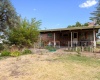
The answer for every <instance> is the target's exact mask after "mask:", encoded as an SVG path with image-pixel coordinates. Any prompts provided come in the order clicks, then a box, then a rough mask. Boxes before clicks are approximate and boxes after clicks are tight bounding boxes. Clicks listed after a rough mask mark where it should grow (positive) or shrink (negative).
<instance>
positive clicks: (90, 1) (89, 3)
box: [79, 0, 97, 8]
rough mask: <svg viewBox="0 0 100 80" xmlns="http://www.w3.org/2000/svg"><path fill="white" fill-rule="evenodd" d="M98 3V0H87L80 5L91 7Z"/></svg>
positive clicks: (81, 6)
mask: <svg viewBox="0 0 100 80" xmlns="http://www.w3.org/2000/svg"><path fill="white" fill-rule="evenodd" d="M96 4H97V1H96V0H87V1H86V2H84V3H82V4H80V5H79V7H80V8H89V7H91V6H94V5H96Z"/></svg>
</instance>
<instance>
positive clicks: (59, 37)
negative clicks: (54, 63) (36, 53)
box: [40, 27, 99, 48]
mask: <svg viewBox="0 0 100 80" xmlns="http://www.w3.org/2000/svg"><path fill="white" fill-rule="evenodd" d="M98 29H99V28H98V27H95V28H93V27H85V28H83V27H78V28H66V29H52V30H45V31H42V32H41V34H40V44H44V45H41V46H46V45H49V46H54V47H59V48H61V47H76V46H93V47H96V33H97V32H98Z"/></svg>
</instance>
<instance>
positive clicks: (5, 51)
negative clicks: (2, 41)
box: [1, 50, 11, 56]
mask: <svg viewBox="0 0 100 80" xmlns="http://www.w3.org/2000/svg"><path fill="white" fill-rule="evenodd" d="M10 54H11V52H10V51H7V50H3V51H2V52H1V56H10Z"/></svg>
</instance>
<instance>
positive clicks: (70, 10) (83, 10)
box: [11, 0, 98, 29]
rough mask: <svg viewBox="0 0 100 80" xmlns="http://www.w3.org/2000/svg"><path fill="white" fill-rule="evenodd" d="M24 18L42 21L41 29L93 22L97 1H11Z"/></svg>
mask: <svg viewBox="0 0 100 80" xmlns="http://www.w3.org/2000/svg"><path fill="white" fill-rule="evenodd" d="M11 2H12V4H13V6H14V8H15V9H16V12H17V13H18V14H19V15H21V16H22V18H25V17H26V18H27V19H29V20H30V19H31V18H36V19H37V20H41V22H42V25H41V26H40V28H41V29H45V28H46V29H54V28H65V27H67V26H68V25H74V24H75V23H76V22H77V21H79V22H81V23H82V24H83V23H85V22H91V21H90V20H89V17H91V16H92V15H91V14H90V13H91V12H93V11H94V10H95V7H96V6H97V3H98V1H97V0H11Z"/></svg>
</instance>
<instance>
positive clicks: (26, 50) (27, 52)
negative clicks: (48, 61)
mask: <svg viewBox="0 0 100 80" xmlns="http://www.w3.org/2000/svg"><path fill="white" fill-rule="evenodd" d="M31 53H32V51H31V50H29V49H25V50H24V51H23V54H31Z"/></svg>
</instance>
